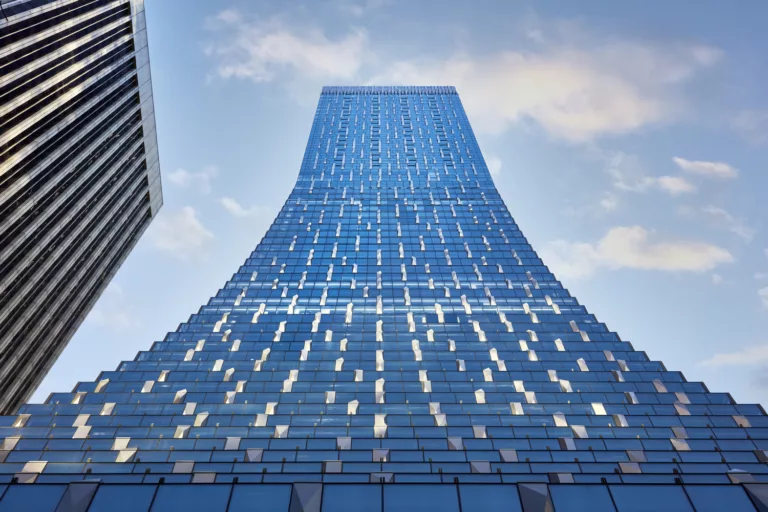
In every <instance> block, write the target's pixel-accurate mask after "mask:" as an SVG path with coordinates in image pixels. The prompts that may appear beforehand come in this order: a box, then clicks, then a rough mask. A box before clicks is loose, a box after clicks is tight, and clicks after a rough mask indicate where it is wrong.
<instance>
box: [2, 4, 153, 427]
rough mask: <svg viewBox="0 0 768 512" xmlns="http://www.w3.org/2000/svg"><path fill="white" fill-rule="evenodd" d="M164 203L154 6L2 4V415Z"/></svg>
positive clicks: (44, 366)
mask: <svg viewBox="0 0 768 512" xmlns="http://www.w3.org/2000/svg"><path fill="white" fill-rule="evenodd" d="M161 204H162V192H161V188H160V169H159V163H158V154H157V138H156V135H155V117H154V109H153V104H152V83H151V80H150V72H149V54H148V51H147V34H146V26H145V21H144V6H143V0H57V1H53V0H10V1H8V0H4V1H0V413H3V414H12V413H14V412H15V411H16V409H17V408H18V406H19V405H21V404H22V403H23V402H24V401H25V400H26V399H27V398H29V396H30V395H31V394H32V392H33V391H34V390H35V388H36V387H37V385H38V384H40V382H41V381H42V379H43V377H45V375H46V373H48V370H49V369H50V367H51V365H53V363H54V361H56V359H57V358H58V356H59V354H60V353H61V351H62V350H63V349H64V347H65V346H66V344H67V343H68V342H69V339H70V338H71V337H72V335H73V334H74V332H75V330H76V329H77V327H78V326H79V325H80V323H81V322H82V320H83V319H84V318H85V315H86V314H87V313H88V311H89V310H90V309H91V306H92V305H93V303H94V302H95V301H96V299H97V298H98V297H99V295H100V294H101V292H102V291H103V290H104V288H105V287H106V286H107V284H108V283H109V281H110V279H111V278H112V276H113V275H114V273H115V272H116V271H117V269H118V268H119V267H120V264H121V263H122V261H123V260H124V259H125V257H126V256H127V255H128V253H129V252H130V251H131V249H132V248H133V246H134V244H135V243H136V241H137V240H138V239H139V237H140V236H141V234H142V233H143V231H144V230H145V229H146V227H147V225H148V224H149V223H150V221H151V220H152V218H153V217H154V216H155V215H156V214H157V211H158V209H159V208H160V206H161Z"/></svg>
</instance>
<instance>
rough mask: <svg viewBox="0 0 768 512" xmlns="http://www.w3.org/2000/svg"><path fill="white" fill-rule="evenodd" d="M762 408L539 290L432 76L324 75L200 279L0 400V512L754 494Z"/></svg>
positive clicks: (735, 506)
mask: <svg viewBox="0 0 768 512" xmlns="http://www.w3.org/2000/svg"><path fill="white" fill-rule="evenodd" d="M766 425H768V420H767V419H766V415H765V413H764V411H763V410H762V408H761V407H760V406H758V405H740V404H736V403H735V402H734V400H733V399H732V398H731V397H730V396H729V395H728V394H725V393H711V392H709V391H708V390H707V388H706V387H705V386H704V385H703V384H702V383H700V382H688V381H686V380H685V378H684V377H683V376H682V375H681V374H680V373H679V372H676V371H669V370H667V369H666V368H665V367H664V365H663V364H662V363H660V362H657V361H650V360H649V359H648V357H647V356H646V355H645V353H643V352H639V351H636V350H634V348H633V347H632V345H631V344H630V343H628V342H626V341H622V340H621V339H620V338H619V336H618V335H617V334H616V333H614V332H611V331H610V330H609V329H608V328H607V327H606V326H605V325H604V324H602V323H600V322H599V321H598V320H597V319H596V318H595V317H594V316H593V315H592V314H590V313H588V312H587V310H586V308H584V306H582V305H580V304H579V303H578V302H577V301H576V299H575V298H573V297H572V296H571V295H570V294H569V293H568V291H567V290H566V289H564V288H563V286H562V285H561V284H560V282H558V281H557V279H556V278H555V277H554V276H553V275H552V273H550V272H549V270H548V269H547V267H545V266H544V264H543V263H542V261H541V260H540V259H539V258H538V256H537V255H536V253H535V252H534V250H533V249H532V248H531V246H530V245H529V244H528V242H527V241H526V239H525V237H524V236H523V235H522V233H521V232H520V229H519V228H518V226H517V225H516V224H515V222H514V220H513V218H512V216H511V215H510V212H509V211H508V209H507V207H506V205H505V204H504V202H503V201H502V199H501V197H500V196H499V193H498V192H497V190H496V188H495V187H494V185H493V181H492V180H491V176H490V173H489V172H488V168H487V166H486V164H485V162H484V160H483V157H482V155H481V153H480V149H479V147H478V144H477V142H476V140H475V137H474V135H473V133H472V129H471V127H470V124H469V121H468V119H467V116H466V114H465V113H464V110H463V108H462V105H461V102H460V100H459V97H458V95H457V94H456V91H455V90H454V89H453V88H452V87H326V88H325V89H323V91H322V94H321V96H320V102H319V105H318V108H317V113H316V115H315V119H314V124H313V126H312V130H311V133H310V136H309V142H308V144H307V148H306V153H305V156H304V160H303V162H302V165H301V171H300V173H299V177H298V180H297V182H296V186H295V188H294V190H293V192H292V193H291V195H290V197H289V198H288V200H287V202H286V203H285V205H284V206H283V208H282V210H281V212H280V213H279V215H278V216H277V219H276V220H275V222H274V224H273V225H272V227H271V228H270V229H269V231H268V232H267V234H266V236H265V237H264V239H263V240H262V241H261V243H260V244H259V245H258V246H257V247H256V249H255V251H254V252H253V253H252V254H251V255H250V257H249V258H248V259H247V260H246V261H245V263H244V264H243V266H241V267H240V268H239V269H238V270H237V272H236V273H235V274H234V275H233V276H232V278H231V279H230V280H229V281H228V282H227V283H226V284H225V285H224V287H223V288H222V289H221V290H219V291H218V293H217V294H216V295H215V296H214V297H213V298H211V300H210V301H209V302H208V303H207V304H206V305H205V306H203V307H202V308H201V309H200V310H199V311H198V312H197V313H196V314H194V315H192V316H191V317H190V318H189V320H188V321H187V322H185V323H183V324H181V325H180V326H179V327H178V329H177V330H176V331H175V332H172V333H169V334H168V335H167V336H166V337H165V339H164V340H163V341H161V342H156V343H154V344H153V345H152V347H151V348H150V350H149V351H146V352H141V353H139V355H138V356H137V357H136V359H135V360H134V361H126V362H123V363H122V364H120V366H119V367H118V368H117V369H116V370H115V371H107V372H103V373H102V374H101V375H100V376H99V377H98V379H97V380H96V381H94V382H82V383H79V384H77V386H75V388H74V389H73V390H72V392H70V393H54V394H52V395H51V396H50V397H49V399H48V400H47V402H46V403H45V404H40V405H25V406H24V407H23V408H22V409H21V411H20V414H18V415H17V416H11V417H4V418H2V427H0V435H1V436H2V437H4V438H5V440H4V442H3V444H2V450H3V451H2V452H0V460H2V461H3V462H2V463H0V474H1V475H3V476H4V477H5V481H10V480H11V478H12V477H15V478H16V479H17V481H18V483H17V484H13V485H9V487H8V490H6V491H5V494H4V495H3V497H2V499H0V510H1V509H2V507H3V506H6V507H12V506H19V504H24V505H26V506H29V504H30V503H36V504H40V510H54V509H56V506H57V504H59V505H58V506H59V508H58V509H56V510H62V508H61V507H62V505H61V503H63V504H70V503H72V502H74V501H77V500H78V499H79V501H78V503H80V505H79V508H67V510H76V511H85V510H89V511H91V512H96V511H102V510H115V509H118V508H119V506H120V505H125V504H129V505H130V506H131V508H130V510H148V509H150V507H151V510H152V511H159V510H182V509H183V510H222V511H223V510H227V509H228V510H231V511H235V510H237V511H240V510H252V509H253V507H254V506H255V507H256V509H259V508H258V507H262V508H261V509H263V510H280V511H287V510H291V511H304V512H313V511H315V512H316V511H319V510H321V508H322V510H323V511H325V512H336V511H349V510H370V511H377V510H378V511H382V510H384V511H401V510H420V511H421V510H440V511H459V510H462V511H463V512H468V511H475V510H493V511H496V510H499V511H501V510H504V511H511V510H518V511H520V510H523V511H525V512H532V511H537V512H538V511H545V510H547V511H551V510H555V511H556V512H568V511H575V510H590V511H614V510H619V511H621V512H625V511H637V510H694V509H696V510H701V511H709V510H723V509H724V507H727V510H732V511H733V510H736V511H746V510H751V511H754V510H755V509H756V508H755V505H753V503H754V504H756V505H759V506H762V507H765V506H766V496H768V492H767V491H768V489H767V487H768V483H763V482H768V466H767V465H766V463H765V462H766V460H768V453H767V452H766V451H765V450H768V430H766V428H765V427H766ZM76 480H87V481H83V482H81V483H78V484H73V483H69V482H72V481H76ZM95 480H100V481H101V483H98V482H96V481H95ZM32 482H34V485H27V484H25V483H32ZM68 483H69V484H68ZM46 484H47V485H46ZM196 507H197V508H196ZM760 510H765V508H761V509H760Z"/></svg>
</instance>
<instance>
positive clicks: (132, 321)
mask: <svg viewBox="0 0 768 512" xmlns="http://www.w3.org/2000/svg"><path fill="white" fill-rule="evenodd" d="M86 323H89V324H93V325H97V326H99V327H106V328H108V329H110V330H111V331H114V332H122V331H125V330H127V329H130V328H132V327H136V326H138V325H140V322H139V320H138V318H136V317H135V316H133V314H132V313H131V312H130V311H129V309H128V307H127V305H126V303H125V300H124V293H123V288H122V287H121V286H120V285H118V284H116V283H111V284H110V285H109V286H107V288H106V289H105V290H104V293H103V294H102V295H101V297H100V298H99V301H98V302H97V303H96V306H95V307H94V308H93V309H92V310H91V312H90V313H88V316H87V317H86Z"/></svg>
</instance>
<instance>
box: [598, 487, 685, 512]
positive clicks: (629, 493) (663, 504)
mask: <svg viewBox="0 0 768 512" xmlns="http://www.w3.org/2000/svg"><path fill="white" fill-rule="evenodd" d="M611 494H612V495H613V501H614V502H615V503H616V507H617V508H618V509H619V512H693V507H691V503H690V502H689V501H688V497H687V496H686V495H685V492H683V488H682V487H681V486H676V485H612V486H611Z"/></svg>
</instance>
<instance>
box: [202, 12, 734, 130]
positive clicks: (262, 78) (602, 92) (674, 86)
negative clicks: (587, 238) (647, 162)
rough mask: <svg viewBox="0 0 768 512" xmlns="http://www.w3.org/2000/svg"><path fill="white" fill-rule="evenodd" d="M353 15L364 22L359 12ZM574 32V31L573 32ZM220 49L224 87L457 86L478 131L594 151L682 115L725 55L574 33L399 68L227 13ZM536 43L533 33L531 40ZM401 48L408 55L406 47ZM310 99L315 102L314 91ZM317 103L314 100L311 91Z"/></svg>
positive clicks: (365, 46) (353, 44)
mask: <svg viewBox="0 0 768 512" xmlns="http://www.w3.org/2000/svg"><path fill="white" fill-rule="evenodd" d="M354 12H358V13H360V12H362V11H361V10H359V9H353V13H354ZM571 25H573V24H571ZM208 28H209V30H211V31H212V33H213V34H214V37H216V38H217V39H216V40H215V41H213V42H211V43H209V44H208V45H206V47H205V53H206V54H207V55H208V56H210V57H211V58H212V60H213V61H215V66H216V67H215V74H216V75H217V76H218V77H220V78H224V79H226V78H232V77H237V78H247V79H250V80H252V81H254V82H257V83H258V82H267V81H272V80H275V79H277V78H284V77H286V75H287V76H288V77H289V78H290V79H292V80H294V81H295V80H301V81H304V82H311V81H317V79H324V80H333V81H335V82H341V83H372V84H390V83H395V84H409V85H435V84H450V85H455V86H457V88H458V90H459V92H460V93H461V94H462V99H463V103H464V106H465V108H466V109H467V111H468V113H469V116H470V118H471V119H472V123H473V126H474V127H475V129H477V130H479V131H486V132H492V133H499V132H502V131H504V130H505V129H506V128H507V127H508V126H510V125H512V124H515V123H518V122H526V121H529V120H532V121H534V122H535V123H537V124H538V125H539V126H541V127H542V128H543V129H544V130H546V131H547V132H548V133H550V134H552V135H554V136H556V137H560V138H564V139H567V140H571V141H587V140H590V139H593V138H595V137H599V136H602V135H610V134H622V133H628V132H632V131H635V130H637V129H639V128H642V127H644V126H647V125H650V124H655V123H661V122H665V121H668V120H670V119H673V118H675V117H676V116H677V115H679V114H680V113H681V111H683V110H684V107H685V105H684V104H685V101H684V98H685V96H684V94H683V88H684V86H685V84H686V82H688V81H690V80H691V79H692V78H693V77H694V76H695V75H696V74H697V73H699V72H700V71H701V70H703V69H705V68H708V67H711V66H712V65H714V64H715V63H716V62H717V61H718V60H719V58H720V56H721V53H722V52H721V51H720V50H718V49H716V48H712V47H708V46H700V45H690V44H675V43H670V44H665V45H650V44H643V43H636V42H627V41H605V40H597V39H595V38H590V37H588V36H584V35H582V34H578V35H575V34H574V32H575V31H574V30H571V31H569V32H568V33H567V34H565V33H564V34H554V35H552V34H543V33H542V32H541V31H540V30H539V31H538V32H535V31H534V33H536V34H537V35H536V39H537V40H538V41H539V44H537V46H536V49H535V50H533V51H523V50H519V49H509V50H507V51H500V52H497V53H491V54H482V55H472V54H467V53H458V54H455V55H453V56H452V57H449V58H447V59H436V58H435V56H434V55H420V56H417V57H414V58H408V59H401V60H397V59H392V58H389V56H387V55H384V54H383V53H377V52H376V51H375V50H378V49H379V48H382V47H387V45H372V44H370V41H369V36H368V34H367V32H366V31H365V30H363V29H359V28H352V29H350V30H349V31H346V32H342V33H336V32H338V31H336V32H334V33H333V35H332V36H329V35H328V34H327V33H325V32H324V31H322V30H321V29H319V28H318V27H316V26H301V25H300V24H298V23H284V22H283V21H281V20H280V19H278V18H273V19H270V20H256V21H253V20H250V19H247V18H246V17H245V16H243V15H242V14H241V13H240V12H238V11H235V10H226V11H222V12H221V13H219V14H218V15H217V16H215V17H214V18H211V19H209V20H208ZM526 33H528V34H531V31H530V30H527V31H524V32H523V33H522V35H525V34H526ZM403 45H404V46H406V47H408V48H409V49H410V48H412V46H408V41H403ZM307 94H310V92H309V90H307ZM311 95H312V98H313V99H314V98H316V95H317V90H316V89H315V90H312V91H311Z"/></svg>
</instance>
